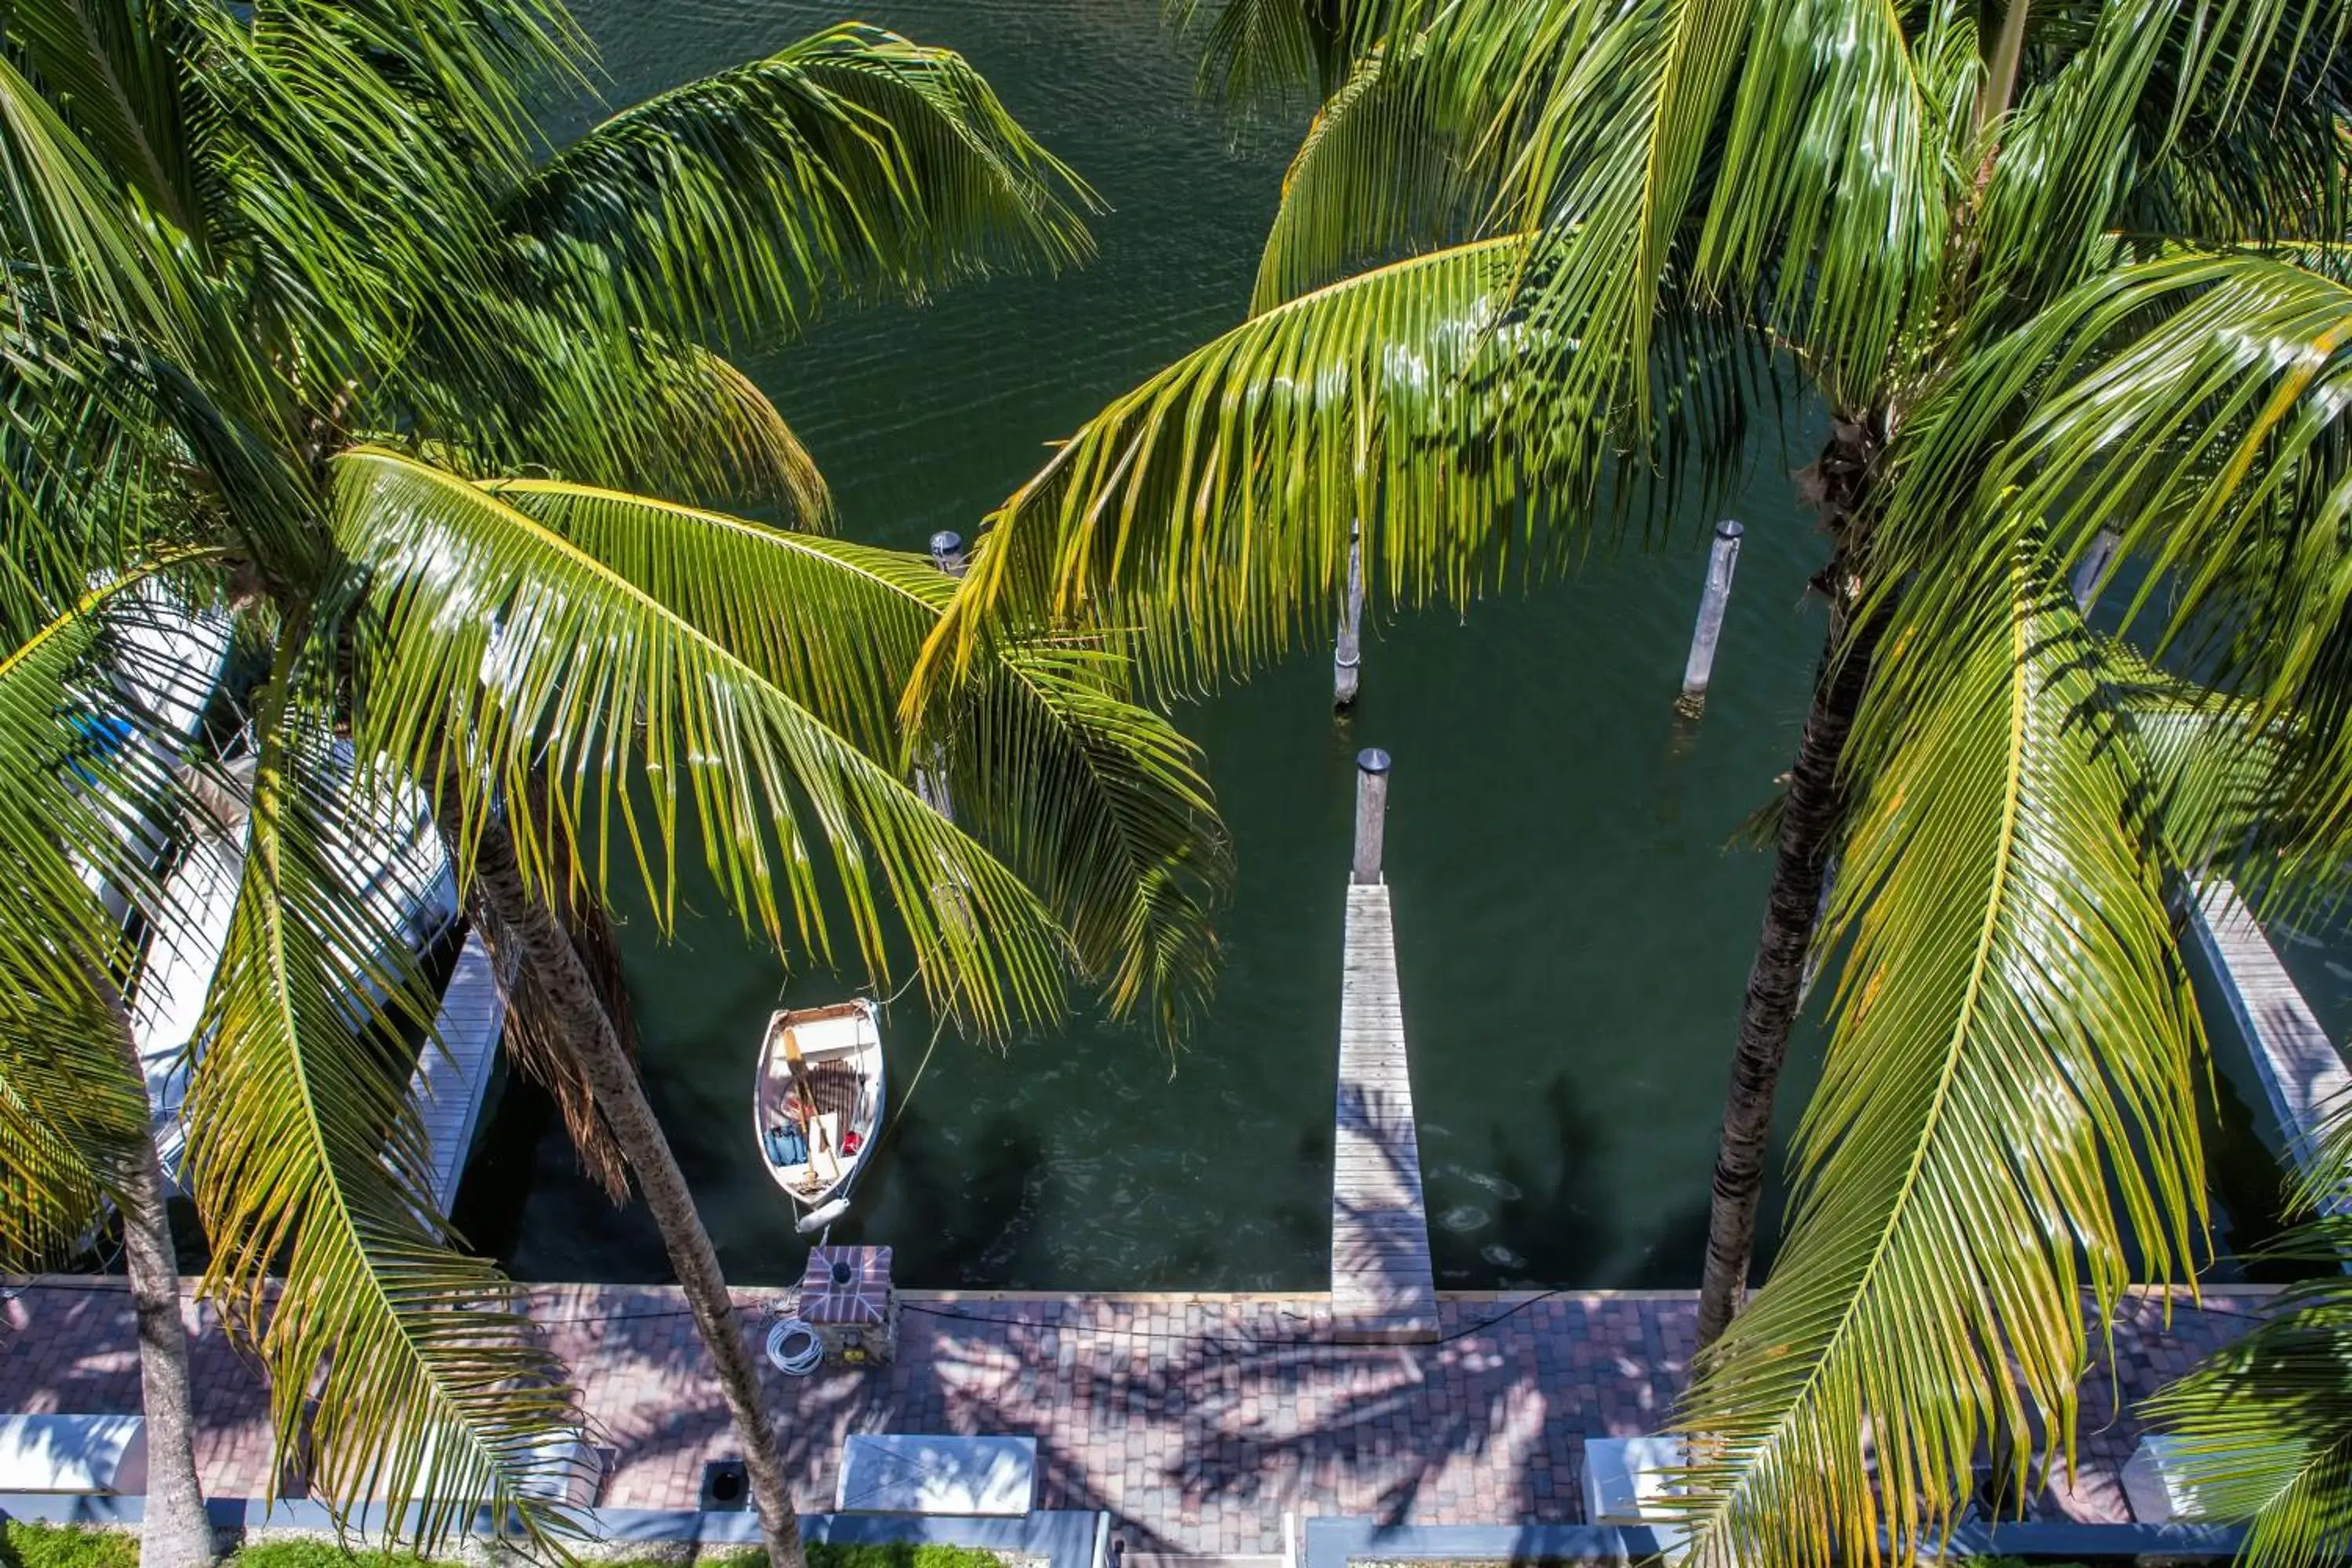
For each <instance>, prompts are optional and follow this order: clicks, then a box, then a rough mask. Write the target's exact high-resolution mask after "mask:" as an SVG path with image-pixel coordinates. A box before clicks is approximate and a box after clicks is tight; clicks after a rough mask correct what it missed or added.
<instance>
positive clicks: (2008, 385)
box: [1888, 254, 2352, 846]
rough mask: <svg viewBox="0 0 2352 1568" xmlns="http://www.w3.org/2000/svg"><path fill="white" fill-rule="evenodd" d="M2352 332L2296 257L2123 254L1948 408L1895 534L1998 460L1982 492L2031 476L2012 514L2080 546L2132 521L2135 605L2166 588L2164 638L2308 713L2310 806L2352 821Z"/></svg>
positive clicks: (2342, 300)
mask: <svg viewBox="0 0 2352 1568" xmlns="http://www.w3.org/2000/svg"><path fill="white" fill-rule="evenodd" d="M2347 342H2352V289H2346V287H2345V286H2344V285H2342V284H2339V283H2336V282H2335V281H2333V280H2332V279H2327V278H2325V277H2323V276H2321V275H2319V274H2317V273H2315V272H2311V271H2308V270H2306V269H2305V268H2299V267H2296V266H2294V265H2293V264H2291V263H2288V262H2284V261H2279V260H2273V259H2271V258H2264V257H2259V256H2251V255H2244V254H2231V255H2221V256H2202V255H2182V256H2177V257H2171V258H2165V259H2162V260H2158V261H2156V262H2151V263H2148V264H2147V265H2144V266H2140V267H2134V268H2125V269H2122V270H2119V271H2117V272H2116V273H2113V274H2111V275H2109V276H2107V277H2105V278H2103V279H2100V280H2099V281H2098V282H2097V283H2095V284H2094V285H2091V286H2087V287H2085V288H2084V289H2080V290H2078V291H2076V292H2075V293H2074V294H2073V295H2071V296H2069V297H2068V298H2067V299H2066V300H2063V301H2062V303H2061V304H2060V305H2058V306H2057V307H2054V308H2053V310H2049V311H2048V312H2045V313H2044V315H2043V316H2042V318H2040V319H2039V320H2038V321H2036V322H2035V324H2034V326H2033V328H2032V331H2030V332H2027V333H2023V334H2020V335H2019V336H2018V337H2017V338H2016V339H2014V340H2013V341H2011V342H2008V343H2004V344H2003V345H2001V347H2000V349H1998V350H1997V351H1995V352H1993V353H1990V354H1988V355H1986V356H1984V358H1983V359H1982V360H1981V361H1980V362H1979V363H1977V364H1975V365H1974V366H1972V367H1971V369H1970V370H1969V372H1968V374H1966V375H1965V376H1963V377H1962V378H1961V379H1959V380H1958V381H1956V383H1955V384H1954V386H1953V388H1952V390H1951V393H1950V395H1948V397H1947V398H1944V399H1940V400H1938V403H1937V405H1935V406H1934V407H1933V408H1931V409H1930V410H1928V411H1927V415H1926V417H1925V422H1924V425H1923V440H1922V444H1921V447H1920V448H1919V453H1918V456H1917V458H1916V464H1917V473H1918V482H1917V484H1916V485H1915V486H1913V487H1911V488H1909V489H1908V490H1907V491H1906V493H1907V495H1908V496H1909V497H1911V498H1913V499H1912V500H1910V501H1906V502H1904V503H1901V504H1898V506H1897V508H1896V510H1895V513H1894V514H1893V516H1892V517H1891V518H1890V520H1889V526H1888V539H1889V542H1890V543H1891V544H1892V545H1894V546H1895V548H1897V549H1899V550H1903V551H1909V550H1911V549H1913V548H1914V547H1915V544H1916V542H1918V541H1924V540H1927V539H1929V538H1931V537H1932V536H1933V533H1934V531H1935V528H1936V524H1935V522H1934V521H1933V517H1932V512H1933V510H1934V508H1935V507H1936V506H1937V502H1934V501H1932V500H1929V499H1928V498H1929V497H1930V496H1932V495H1933V494H1935V493H1936V491H1937V489H1938V488H1939V487H1940V488H1942V489H1943V490H1944V493H1945V494H1952V493H1962V492H1965V490H1966V489H1969V488H1970V487H1971V486H1974V485H1976V484H1977V483H1978V481H1977V480H1976V479H1975V475H1976V474H1977V473H1978V472H1979V471H1981V472H1983V474H1984V477H1983V479H1982V480H1981V489H1980V490H1979V493H1991V492H1993V491H1995V490H1997V489H2001V488H2004V487H2011V486H2014V487H2017V488H2018V503H2017V506H2016V508H2015V509H2014V510H2012V511H2011V512H2010V513H2008V514H2007V515H2011V516H2023V517H2031V516H2033V515H2036V514H2037V513H2040V514H2046V515H2048V516H2049V517H2051V518H2052V519H2053V521H2054V532H2055V536H2056V538H2057V541H2058V548H2059V549H2060V551H2061V552H2076V551H2079V550H2080V549H2082V548H2084V546H2085V545H2086V544H2087V543H2088V542H2089V540H2090V538H2091V536H2092V535H2093V533H2094V532H2095V531H2097V530H2098V529H2100V528H2112V529H2113V530H2115V531H2116V533H2117V534H2118V535H2119V536H2120V539H2121V547H2122V550H2123V551H2124V552H2126V554H2130V555H2137V557H2139V558H2140V560H2141V561H2142V563H2145V565H2146V567H2147V572H2146V574H2145V577H2144V583H2145V584H2146V586H2144V587H2143V588H2142V589H2141V590H2140V592H2139V594H2138V595H2137V597H2136V599H2135V600H2134V602H2133V605H2132V606H2131V608H2132V611H2133V613H2134V615H2135V616H2138V615H2140V614H2143V613H2145V612H2146V611H2147V608H2148V606H2149V605H2151V603H2152V602H2153V600H2154V595H2155V594H2156V591H2157V589H2158V586H2159V585H2161V586H2162V587H2163V589H2164V590H2165V595H2166V597H2165V603H2164V607H2163V610H2162V613H2161V616H2159V617H2158V625H2157V629H2158V631H2160V632H2161V634H2162V635H2163V637H2164V638H2165V639H2167V640H2168V641H2173V640H2181V639H2186V641H2187V643H2188V644H2189V646H2190V647H2193V648H2194V649H2195V651H2196V652H2197V653H2198V655H2199V657H2200V658H2201V659H2203V660H2204V661H2205V662H2206V663H2207V664H2208V665H2209V666H2210V668H2211V672H2212V678H2213V679H2214V680H2216V681H2217V682H2218V683H2219V684H2220V685H2221V686H2222V687H2223V688H2225V689H2234V690H2238V691H2241V692H2242V693H2244V694H2245V695H2246V696H2248V697H2249V698H2251V699H2252V700H2254V701H2255V703H2256V705H2257V707H2258V709H2259V710H2260V711H2261V712H2262V713H2263V715H2265V716H2266V717H2268V718H2271V719H2278V718H2282V717H2284V716H2285V715H2287V714H2289V713H2292V714H2293V715H2294V717H2295V721H2296V722H2295V730H2294V735H2293V737H2292V740H2293V744H2292V746H2291V748H2290V750H2291V752H2293V755H2292V756H2291V758H2290V759H2289V761H2290V762H2291V763H2292V766H2293V769H2294V774H2295V778H2296V789H2295V793H2294V796H2293V797H2292V799H2291V801H2290V802H2289V806H2290V809H2291V810H2292V811H2293V812H2294V815H2295V816H2296V817H2297V818H2298V819H2299V826H2298V832H2299V834H2300V835H2301V836H2302V837H2303V839H2304V841H2305V843H2306V844H2311V845H2321V846H2324V845H2326V844H2330V843H2340V842H2341V840H2342V836H2343V833H2344V832H2345V829H2346V826H2347V823H2352V688H2347V684H2346V681H2345V679H2344V672H2345V670H2346V669H2347V668H2348V667H2347V658H2352V646H2347V642H2346V638H2345V632H2344V613H2345V610H2346V607H2347V605H2352V573H2347V570H2346V569H2345V566H2344V563H2343V553H2342V551H2341V549H2340V548H2339V546H2338V544H2337V533H2338V530H2339V525H2340V523H2341V521H2342V520H2343V519H2345V518H2346V517H2347V516H2352V463H2347V429H2346V426H2345V425H2344V423H2343V421H2342V419H2341V418H2340V414H2341V410H2342V409H2343V407H2344V406H2345V405H2346V403H2347V399H2352V353H2347ZM2019 423H2022V425H2023V429H2022V430H2021V433H2020V434H2018V435H2017V436H2015V437H2013V438H2011V439H2009V440H2008V441H2007V442H2006V445H2005V446H2004V443H2003V437H2006V436H2007V433H2008V432H2009V431H2010V430H2011V429H2012V428H2014V427H2015V426H2016V425H2017V424H2019ZM2126 433H2128V436H2129V438H2128V439H2124V438H2122V437H2125V436H2126ZM1996 453H1998V454H2000V456H1999V457H1998V458H1996V459H1995V460H1993V461H1992V462H1990V465H1989V466H1987V464H1986V459H1987V458H1988V457H1990V456H1991V455H1993V454H1996ZM2240 628H2243V630H2244V633H2245V635H2242V636H2238V635H2232V634H2233V633H2234V632H2236V631H2237V630H2238V629H2240Z"/></svg>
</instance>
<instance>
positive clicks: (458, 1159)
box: [408, 931, 506, 1215]
mask: <svg viewBox="0 0 2352 1568" xmlns="http://www.w3.org/2000/svg"><path fill="white" fill-rule="evenodd" d="M505 1027H506V1002H505V1000H504V998H503V997H502V996H501V995H500V994H499V976H498V970H497V966H496V964H495V963H493V961H492V960H491V958H490V952H489V949H488V947H487V946H486V945H484V943H483V942H482V939H481V935H480V933H478V932H476V931H468V932H467V933H466V945H465V946H464V947H463V948H462V949H460V950H459V952H458V953H457V968H456V969H455V970H453V971H452V972H451V973H450V975H449V984H448V987H447V989H446V990H444V991H443V992H442V993H441V1010H440V1013H439V1014H438V1015H437V1016H436V1017H435V1019H434V1022H433V1033H434V1036H435V1038H434V1039H433V1040H428V1041H426V1042H425V1047H424V1049H423V1050H422V1051H421V1052H420V1053H419V1055H418V1057H417V1058H416V1073H415V1077H414V1078H412V1079H409V1083H408V1097H409V1099H410V1100H413V1101H414V1102H415V1106H416V1111H417V1117H418V1120H419V1121H422V1122H423V1123H424V1125H425V1142H426V1146H427V1150H428V1153H429V1156H430V1161H429V1165H428V1170H429V1173H430V1175H431V1178H432V1183H433V1201H434V1205H435V1207H436V1209H437V1210H438V1212H440V1213H442V1214H445V1215H446V1214H447V1213H448V1212H449V1208H450V1205H453V1204H455V1203H456V1202H457V1185H458V1184H459V1183H460V1182H461V1181H463V1180H464V1179H465V1175H466V1156H467V1153H468V1152H470V1151H471V1150H472V1148H473V1144H474V1129H475V1126H476V1124H477V1123H478V1121H480V1120H481V1114H482V1102H483V1100H485V1099H486V1098H487V1097H488V1093H489V1088H490V1070H491V1068H493V1067H494V1066H495V1065H496V1064H497V1062H498V1056H499V1037H500V1035H501V1033H502V1032H503V1031H504V1029H505Z"/></svg>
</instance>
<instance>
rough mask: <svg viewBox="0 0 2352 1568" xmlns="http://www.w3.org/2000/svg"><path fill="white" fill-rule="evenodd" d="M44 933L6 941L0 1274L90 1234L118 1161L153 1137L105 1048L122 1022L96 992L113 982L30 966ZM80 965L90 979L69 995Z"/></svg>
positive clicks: (0, 996) (56, 1255)
mask: <svg viewBox="0 0 2352 1568" xmlns="http://www.w3.org/2000/svg"><path fill="white" fill-rule="evenodd" d="M41 945H43V939H42V936H41V933H38V932H33V931H16V930H10V931H7V932H6V933H5V942H0V980H5V987H0V1270H6V1271H8V1272H11V1273H18V1272H32V1271H34V1270H36V1269H38V1268H42V1267H44V1266H46V1265H48V1264H53V1263H55V1262H58V1261H59V1260H60V1259H62V1258H64V1257H65V1255H67V1254H68V1253H69V1252H70V1251H71V1250H72V1249H73V1248H74V1247H77V1246H79V1244H80V1243H81V1242H82V1240H83V1239H84V1238H85V1237H88V1236H89V1233H90V1230H91V1227H92V1226H95V1225H96V1224H98V1223H99V1221H100V1218H101V1217H102V1215H103V1212H104V1211H103V1205H102V1199H103V1198H105V1197H107V1196H110V1195H111V1189H112V1186H113V1183H112V1178H111V1173H112V1171H113V1168H114V1161H115V1158H116V1156H117V1155H118V1154H119V1152H121V1150H122V1149H124V1148H125V1147H128V1146H131V1145H133V1144H135V1143H137V1142H139V1141H140V1140H142V1139H144V1138H145V1137H147V1135H148V1129H147V1100H146V1095H145V1092H144V1090H143V1089H142V1086H141V1085H139V1084H138V1083H137V1082H135V1081H128V1080H127V1075H126V1074H125V1073H124V1072H123V1070H122V1068H121V1060H120V1058H119V1057H118V1056H117V1055H116V1054H115V1053H114V1052H113V1051H111V1050H110V1049H109V1048H108V1041H109V1039H110V1031H111V1030H112V1029H113V1028H115V1027H116V1026H117V1025H116V1023H115V1020H114V1019H113V1018H112V1017H110V1016H109V1014H108V1011H107V1009H106V1008H105V1007H104V1006H103V1005H101V1004H100V999H99V998H98V997H97V996H96V995H94V994H93V993H92V991H91V989H90V986H91V985H94V984H102V983H105V981H106V979H107V977H106V976H105V975H104V974H103V973H102V972H100V971H99V970H98V969H97V968H96V967H95V966H92V965H89V964H88V963H84V962H82V961H79V960H78V959H76V958H75V957H74V956H73V955H71V954H63V953H58V954H51V955H49V957H48V958H47V960H46V961H41V962H35V963H29V964H28V963H24V962H23V955H24V954H25V953H26V951H27V949H37V948H38V947H40V946H41ZM78 967H79V968H80V969H81V971H82V973H84V974H85V975H86V976H88V983H87V984H84V985H80V986H72V987H69V988H60V987H59V986H58V984H56V977H57V976H58V975H59V974H60V973H68V974H69V973H72V972H73V971H74V970H75V969H76V968H78Z"/></svg>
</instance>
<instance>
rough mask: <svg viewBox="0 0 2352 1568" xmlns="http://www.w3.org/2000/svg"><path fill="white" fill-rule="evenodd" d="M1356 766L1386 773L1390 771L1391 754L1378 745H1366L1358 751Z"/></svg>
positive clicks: (1371, 771) (1369, 770)
mask: <svg viewBox="0 0 2352 1568" xmlns="http://www.w3.org/2000/svg"><path fill="white" fill-rule="evenodd" d="M1356 766H1357V767H1358V768H1360V770H1362V771H1363V772H1365V773H1386V772H1388V771H1389V754H1388V753H1387V752H1383V751H1381V749H1380V748H1379V747H1378V746H1366V747H1365V748H1364V749H1363V750H1362V751H1360V752H1357V753H1356Z"/></svg>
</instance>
